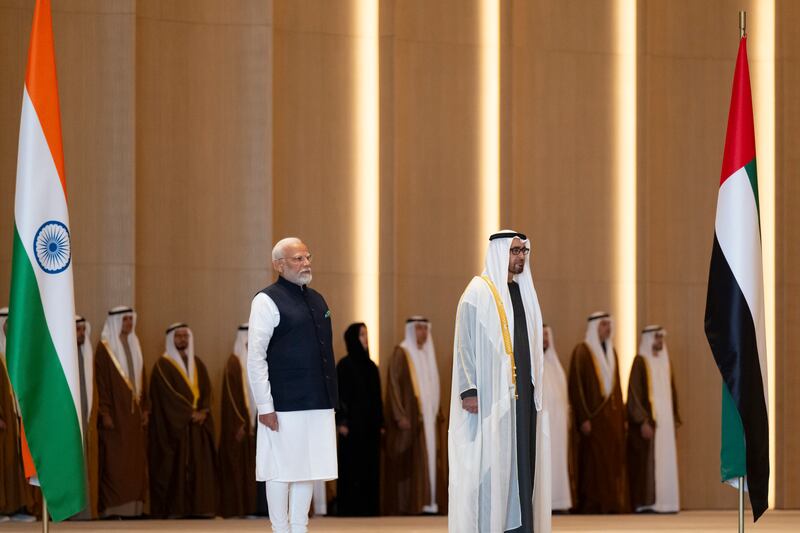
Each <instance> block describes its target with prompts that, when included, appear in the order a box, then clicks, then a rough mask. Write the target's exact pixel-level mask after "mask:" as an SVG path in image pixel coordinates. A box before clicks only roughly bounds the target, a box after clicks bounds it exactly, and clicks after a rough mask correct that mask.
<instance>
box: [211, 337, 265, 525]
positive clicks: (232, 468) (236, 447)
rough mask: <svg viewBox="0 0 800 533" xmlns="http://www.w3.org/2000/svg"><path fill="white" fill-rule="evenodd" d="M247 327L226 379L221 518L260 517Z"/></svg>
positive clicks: (221, 439) (221, 442)
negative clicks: (254, 515) (257, 505)
mask: <svg viewBox="0 0 800 533" xmlns="http://www.w3.org/2000/svg"><path fill="white" fill-rule="evenodd" d="M247 329H248V327H247V324H242V325H241V326H239V331H238V332H237V334H236V341H235V342H234V343H233V353H232V354H231V356H230V357H228V362H227V364H226V365H225V372H224V373H223V376H222V389H220V390H221V391H222V409H221V411H220V416H221V421H220V422H221V426H222V427H221V432H220V436H219V472H220V489H221V490H220V514H221V515H222V516H223V517H225V518H229V517H234V516H239V517H241V516H248V515H253V514H255V513H256V501H257V500H256V478H255V471H256V434H255V428H256V424H255V423H256V414H257V411H258V409H257V407H256V403H255V400H254V399H253V393H252V392H251V391H250V382H249V381H248V379H247Z"/></svg>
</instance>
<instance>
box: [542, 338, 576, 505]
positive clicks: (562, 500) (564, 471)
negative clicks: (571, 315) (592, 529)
mask: <svg viewBox="0 0 800 533" xmlns="http://www.w3.org/2000/svg"><path fill="white" fill-rule="evenodd" d="M543 333H544V375H545V376H546V379H545V380H544V410H545V411H547V413H548V414H549V415H550V453H551V459H550V460H551V465H552V466H551V468H552V471H551V476H552V482H553V488H552V490H553V510H554V511H569V510H570V508H571V507H572V489H571V485H570V480H569V449H570V448H569V441H570V439H569V430H570V421H569V418H570V412H569V394H568V393H567V375H566V374H565V373H564V367H562V366H561V361H559V359H558V353H557V352H556V347H555V343H554V341H553V329H552V328H551V327H550V326H544V330H543Z"/></svg>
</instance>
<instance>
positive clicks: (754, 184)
mask: <svg viewBox="0 0 800 533" xmlns="http://www.w3.org/2000/svg"><path fill="white" fill-rule="evenodd" d="M744 171H745V172H747V177H748V179H750V188H751V189H753V196H754V197H755V199H756V210H757V211H758V212H759V214H760V213H761V204H760V203H759V201H758V172H756V158H755V157H754V158H753V160H752V161H750V162H749V163H747V164H746V165H745V166H744ZM759 218H760V217H759Z"/></svg>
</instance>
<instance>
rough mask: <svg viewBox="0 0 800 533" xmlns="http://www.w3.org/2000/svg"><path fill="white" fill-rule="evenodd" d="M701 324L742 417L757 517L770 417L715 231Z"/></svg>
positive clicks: (740, 300) (765, 480) (738, 293)
mask: <svg viewBox="0 0 800 533" xmlns="http://www.w3.org/2000/svg"><path fill="white" fill-rule="evenodd" d="M705 328H706V337H708V343H709V344H710V345H711V351H712V352H713V354H714V360H715V361H716V362H717V366H718V367H719V371H720V373H721V374H722V379H723V381H724V382H725V384H726V385H727V386H728V390H729V391H730V393H731V396H732V397H733V400H734V402H736V406H737V409H738V411H739V416H741V419H742V426H743V427H744V435H745V450H746V452H745V453H746V456H747V487H748V490H749V491H750V503H751V505H752V507H753V516H754V518H755V519H756V520H757V519H758V517H759V516H761V514H762V513H763V512H764V511H766V509H767V495H768V493H769V421H768V419H767V405H766V403H765V400H764V382H763V381H762V376H761V367H760V365H759V359H758V344H757V342H756V330H755V326H754V324H753V317H752V315H751V313H750V308H749V307H748V305H747V301H746V300H745V298H744V294H743V293H742V290H741V288H739V284H738V283H737V282H736V278H735V277H734V275H733V272H732V271H731V268H730V265H728V261H727V260H726V259H725V255H724V254H723V253H722V248H720V245H719V241H717V236H716V235H714V249H713V251H712V253H711V269H710V272H709V276H708V298H707V300H706V322H705Z"/></svg>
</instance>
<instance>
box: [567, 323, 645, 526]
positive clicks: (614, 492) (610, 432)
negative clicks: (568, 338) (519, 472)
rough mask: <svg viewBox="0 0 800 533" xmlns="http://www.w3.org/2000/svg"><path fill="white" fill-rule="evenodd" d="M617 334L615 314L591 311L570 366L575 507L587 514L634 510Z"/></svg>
mask: <svg viewBox="0 0 800 533" xmlns="http://www.w3.org/2000/svg"><path fill="white" fill-rule="evenodd" d="M613 333H614V324H613V322H612V320H611V315H609V314H608V313H604V312H602V311H598V312H596V313H592V314H591V315H590V316H589V319H588V321H587V324H586V336H585V339H584V341H583V342H582V343H580V344H578V345H577V346H576V347H575V349H574V350H573V352H572V360H571V361H570V366H569V400H570V405H571V406H572V414H573V417H574V418H573V421H574V424H575V427H576V428H577V429H578V431H576V432H575V435H576V438H577V443H576V445H577V453H576V456H577V458H576V463H577V464H576V469H577V474H576V485H577V501H576V502H575V509H576V510H577V512H579V513H583V514H605V513H627V512H629V510H630V494H629V491H628V474H627V470H626V457H625V418H626V415H625V404H624V402H623V401H622V389H621V388H620V381H619V359H618V358H617V351H616V350H615V349H614V335H613Z"/></svg>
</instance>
